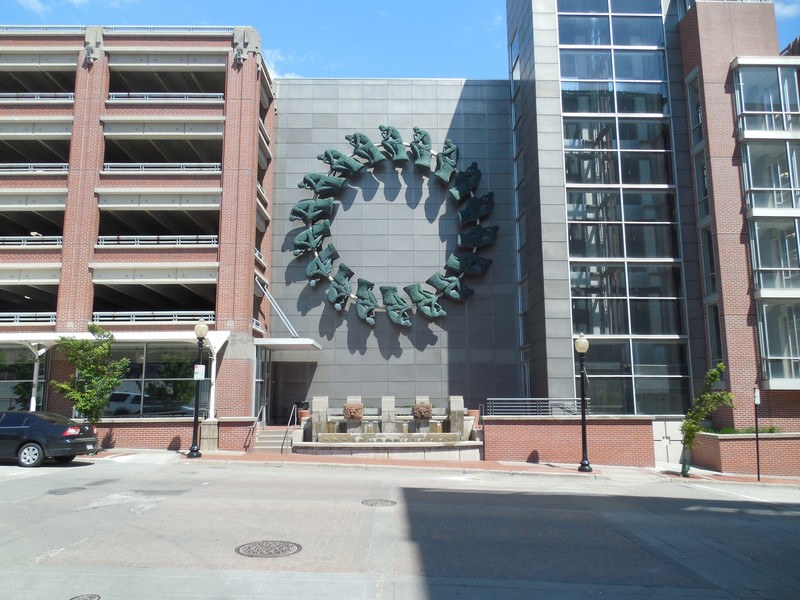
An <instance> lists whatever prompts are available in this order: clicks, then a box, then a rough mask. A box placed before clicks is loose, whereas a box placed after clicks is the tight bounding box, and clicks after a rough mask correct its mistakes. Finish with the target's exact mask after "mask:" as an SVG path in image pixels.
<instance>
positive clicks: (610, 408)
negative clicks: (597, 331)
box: [575, 348, 634, 415]
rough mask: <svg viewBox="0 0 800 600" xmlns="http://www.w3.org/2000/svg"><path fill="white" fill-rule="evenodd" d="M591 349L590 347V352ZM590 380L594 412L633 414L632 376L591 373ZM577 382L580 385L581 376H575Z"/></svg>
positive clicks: (602, 413) (591, 405)
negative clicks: (604, 375) (601, 375)
mask: <svg viewBox="0 0 800 600" xmlns="http://www.w3.org/2000/svg"><path fill="white" fill-rule="evenodd" d="M591 351H592V350H591V348H590V349H589V352H591ZM587 356H588V353H587ZM589 382H590V383H589V407H590V409H591V413H592V414H595V415H632V414H633V412H634V410H633V381H631V378H630V377H592V376H591V373H590V374H589ZM575 384H576V386H579V385H580V378H577V377H576V378H575ZM576 389H580V388H579V387H578V388H576Z"/></svg>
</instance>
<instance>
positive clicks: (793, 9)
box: [775, 0, 800, 19]
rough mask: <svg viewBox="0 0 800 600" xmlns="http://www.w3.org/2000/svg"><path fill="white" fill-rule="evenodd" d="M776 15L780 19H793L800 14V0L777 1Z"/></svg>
mask: <svg viewBox="0 0 800 600" xmlns="http://www.w3.org/2000/svg"><path fill="white" fill-rule="evenodd" d="M775 16H776V17H777V18H778V19H792V18H794V17H798V16H800V2H798V1H797V0H786V1H784V2H776V3H775Z"/></svg>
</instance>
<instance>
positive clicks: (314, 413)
mask: <svg viewBox="0 0 800 600" xmlns="http://www.w3.org/2000/svg"><path fill="white" fill-rule="evenodd" d="M327 422H328V397H327V396H314V397H312V398H311V441H312V442H316V441H317V440H319V434H320V433H325V425H326V424H327Z"/></svg>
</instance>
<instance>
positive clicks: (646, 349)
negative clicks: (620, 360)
mask: <svg viewBox="0 0 800 600" xmlns="http://www.w3.org/2000/svg"><path fill="white" fill-rule="evenodd" d="M688 364H689V361H688V352H687V350H686V343H685V342H677V341H676V342H673V341H649V340H648V341H638V340H634V341H633V372H634V373H635V374H636V375H688V374H689V366H688Z"/></svg>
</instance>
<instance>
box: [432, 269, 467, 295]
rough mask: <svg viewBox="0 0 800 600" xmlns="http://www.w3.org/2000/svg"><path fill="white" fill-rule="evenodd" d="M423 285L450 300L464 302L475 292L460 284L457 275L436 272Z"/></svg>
mask: <svg viewBox="0 0 800 600" xmlns="http://www.w3.org/2000/svg"><path fill="white" fill-rule="evenodd" d="M425 283H427V284H428V285H430V286H432V287H433V288H434V289H435V290H436V291H437V292H439V293H441V294H442V295H443V296H447V297H448V298H450V299H451V300H458V301H460V300H466V299H467V298H469V297H470V296H472V294H474V293H475V290H473V289H472V288H469V287H467V285H466V284H465V283H461V278H460V277H459V276H458V275H442V274H441V273H438V272H437V273H434V274H433V275H431V276H430V277H429V278H428V280H427V281H426V282H425Z"/></svg>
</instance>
